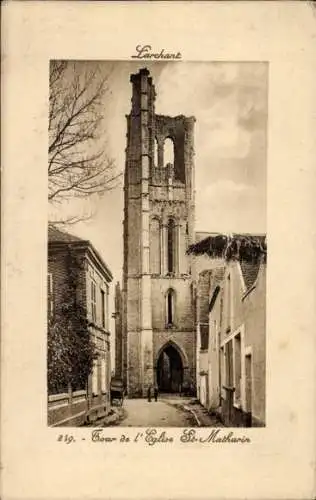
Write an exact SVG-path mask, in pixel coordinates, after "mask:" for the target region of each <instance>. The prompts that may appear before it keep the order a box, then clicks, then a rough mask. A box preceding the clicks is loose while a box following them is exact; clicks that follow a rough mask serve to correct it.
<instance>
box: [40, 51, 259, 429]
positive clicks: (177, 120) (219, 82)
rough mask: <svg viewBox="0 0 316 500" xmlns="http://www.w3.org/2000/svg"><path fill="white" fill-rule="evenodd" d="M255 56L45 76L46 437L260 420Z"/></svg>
mask: <svg viewBox="0 0 316 500" xmlns="http://www.w3.org/2000/svg"><path fill="white" fill-rule="evenodd" d="M267 119H268V64H267V63H265V62H229V61H227V62H220V63H219V62H205V63H202V62H201V63H199V62H182V61H180V62H178V61H177V62H175V61H167V62H165V61H159V62H151V61H137V62H136V61H132V62H131V61H127V62H124V61H71V60H51V61H50V68H49V117H48V132H49V149H48V186H49V191H48V201H49V217H48V276H47V398H48V425H49V426H53V427H68V426H69V427H80V426H98V427H99V428H102V427H108V426H122V427H264V426H265V425H266V419H265V414H266V268H267V237H266V187H267V186H266V182H267V179H266V177H267V175H266V172H267V168H266V161H267Z"/></svg>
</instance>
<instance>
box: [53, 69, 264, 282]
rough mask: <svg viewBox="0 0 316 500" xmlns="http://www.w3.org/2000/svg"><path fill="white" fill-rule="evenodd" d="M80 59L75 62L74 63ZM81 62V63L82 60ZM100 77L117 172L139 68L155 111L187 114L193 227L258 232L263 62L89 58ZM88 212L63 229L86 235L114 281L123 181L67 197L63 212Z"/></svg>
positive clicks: (261, 208) (119, 259) (261, 198)
mask: <svg viewBox="0 0 316 500" xmlns="http://www.w3.org/2000/svg"><path fill="white" fill-rule="evenodd" d="M79 64H81V63H79ZM86 64H87V63H84V62H83V63H82V65H83V66H84V65H86ZM88 64H89V65H91V66H94V65H95V64H97V65H98V67H99V69H100V72H101V73H103V74H104V75H107V76H108V87H109V88H108V92H107V93H106V95H105V97H104V102H103V109H104V111H103V118H104V119H103V134H102V135H103V136H104V144H105V147H106V148H107V151H108V154H109V156H110V157H111V158H113V159H114V161H115V165H116V169H117V171H122V172H123V170H124V165H125V147H126V117H125V115H127V114H128V113H129V112H130V107H131V92H132V86H131V83H130V75H131V74H132V73H135V72H137V71H138V70H139V69H140V68H142V67H147V68H148V69H149V71H150V73H151V75H152V77H153V82H154V84H155V87H156V93H157V97H156V113H157V114H166V115H171V116H175V115H180V114H183V115H187V116H195V118H196V123H195V137H194V143H195V144H194V147H195V189H196V214H195V217H196V221H195V227H196V231H206V232H225V233H226V232H247V233H249V232H250V233H251V232H254V233H263V232H266V188H267V185H266V184H267V166H266V160H267V158H266V157H267V92H268V67H267V64H266V63H249V62H232V63H231V62H223V63H222V62H221V63H219V62H215V63H212V62H206V63H204V62H203V63H202V62H201V63H198V62H167V63H164V62H153V63H150V62H149V63H146V62H142V64H139V63H138V62H124V61H122V62H113V61H110V62H106V61H104V62H89V63H88ZM74 209H75V210H78V211H79V212H81V211H83V212H85V211H90V210H91V211H93V217H92V218H91V219H90V220H87V221H85V222H81V223H78V224H76V225H73V226H71V227H70V228H69V231H70V232H72V233H73V234H76V235H78V236H79V237H83V238H85V239H89V240H90V241H91V243H92V244H93V245H94V247H95V248H96V249H97V250H98V251H99V253H100V254H101V255H102V257H103V259H104V260H105V262H106V263H107V264H108V266H109V267H110V269H111V270H112V273H113V276H114V282H116V281H121V272H122V264H123V238H122V234H123V232H122V231H123V227H122V221H123V179H122V181H121V184H120V186H119V187H118V188H116V189H115V190H114V191H110V192H107V193H106V194H105V195H104V196H103V197H102V198H96V197H95V198H93V199H91V200H89V201H87V202H82V201H80V202H78V201H77V202H75V203H74V202H73V203H71V202H70V205H69V206H68V207H67V206H65V207H64V208H63V210H64V211H65V213H66V212H67V211H68V210H72V211H73V210H74Z"/></svg>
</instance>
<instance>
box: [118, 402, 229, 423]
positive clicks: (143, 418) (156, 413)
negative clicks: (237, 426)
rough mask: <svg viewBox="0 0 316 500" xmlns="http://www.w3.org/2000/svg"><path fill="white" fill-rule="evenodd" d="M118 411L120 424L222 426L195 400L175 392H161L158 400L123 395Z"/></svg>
mask: <svg viewBox="0 0 316 500" xmlns="http://www.w3.org/2000/svg"><path fill="white" fill-rule="evenodd" d="M121 411H122V413H123V414H122V416H121V418H120V420H119V422H118V423H117V424H116V425H118V426H120V427H222V424H221V423H220V422H219V421H218V420H217V419H216V418H215V417H212V416H210V415H209V414H208V412H207V411H206V410H205V409H204V408H203V407H202V406H201V405H200V404H199V403H197V402H196V401H195V400H192V398H185V397H179V396H174V395H164V396H162V397H160V398H159V399H158V401H157V402H155V401H154V400H152V401H151V402H148V401H147V399H126V400H125V401H124V404H123V407H122V409H121ZM110 425H111V424H110ZM114 425H115V424H114Z"/></svg>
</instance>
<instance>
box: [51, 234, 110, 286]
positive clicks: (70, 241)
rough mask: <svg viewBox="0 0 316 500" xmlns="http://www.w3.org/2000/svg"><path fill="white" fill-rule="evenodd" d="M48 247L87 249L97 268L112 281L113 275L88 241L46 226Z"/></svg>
mask: <svg viewBox="0 0 316 500" xmlns="http://www.w3.org/2000/svg"><path fill="white" fill-rule="evenodd" d="M48 245H49V246H50V247H51V246H53V247H55V246H56V245H57V246H59V245H71V246H74V247H75V248H77V249H79V248H80V249H88V250H89V252H90V255H91V257H92V258H93V259H94V262H95V263H96V264H97V265H98V267H99V268H100V269H101V270H102V271H103V273H104V272H105V273H106V275H107V276H108V278H109V279H110V280H111V281H112V279H113V275H112V273H111V271H110V269H109V267H108V266H107V264H106V263H105V262H104V260H103V259H102V257H101V255H100V254H99V252H97V250H96V249H95V248H94V246H93V245H92V243H91V242H90V241H89V240H83V239H82V238H79V237H78V236H74V235H73V234H70V233H68V232H66V231H61V230H60V229H57V227H56V226H54V225H53V224H49V225H48Z"/></svg>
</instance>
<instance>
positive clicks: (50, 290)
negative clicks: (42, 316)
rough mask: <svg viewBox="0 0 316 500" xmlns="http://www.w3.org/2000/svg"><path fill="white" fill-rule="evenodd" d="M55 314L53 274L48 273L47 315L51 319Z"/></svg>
mask: <svg viewBox="0 0 316 500" xmlns="http://www.w3.org/2000/svg"><path fill="white" fill-rule="evenodd" d="M53 314H54V295H53V275H52V273H48V275H47V316H48V319H51V318H52V317H53Z"/></svg>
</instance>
